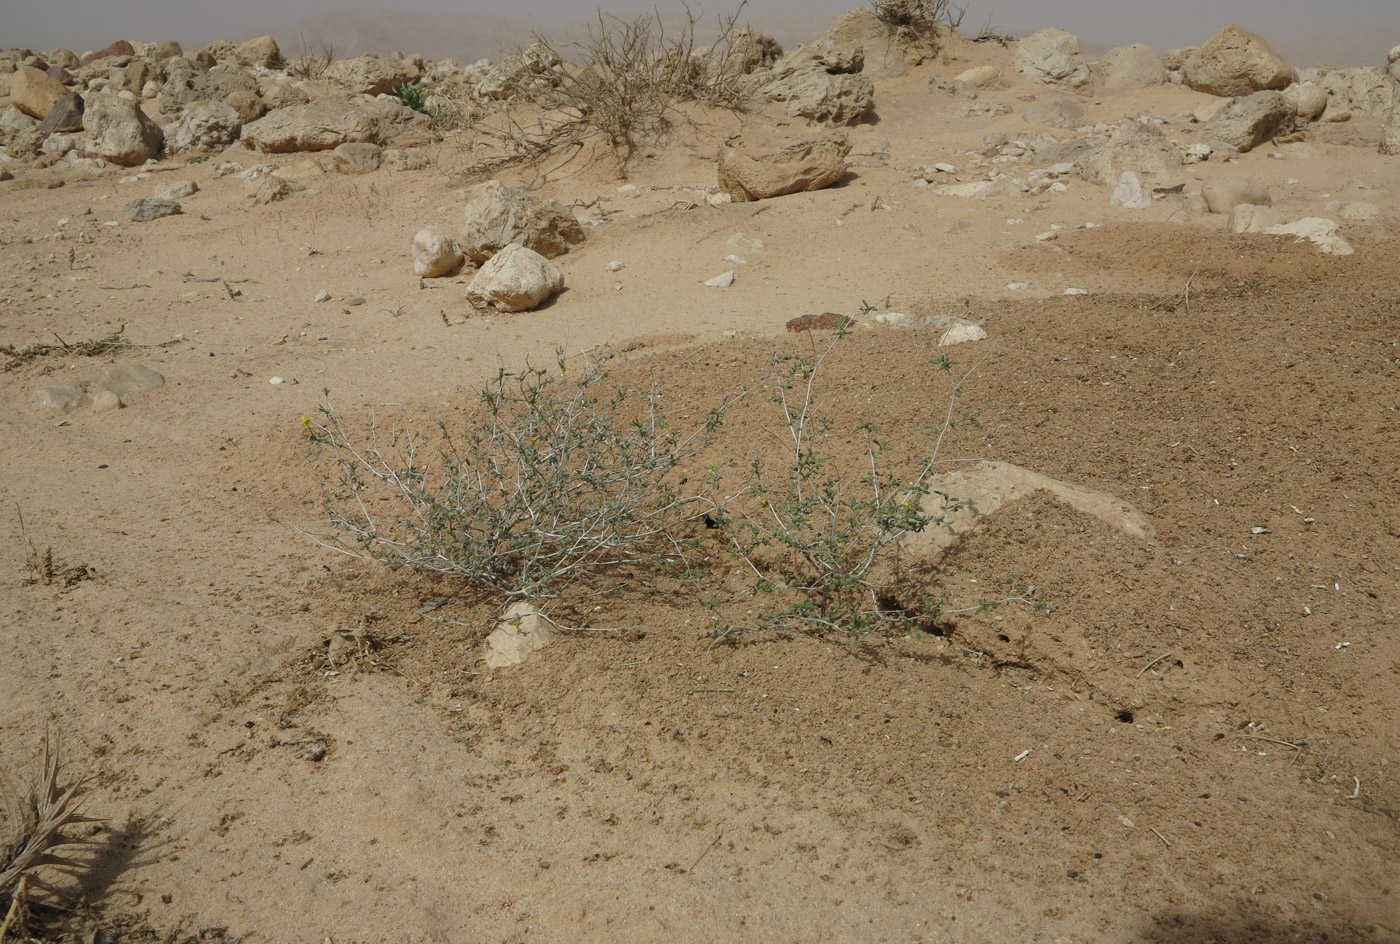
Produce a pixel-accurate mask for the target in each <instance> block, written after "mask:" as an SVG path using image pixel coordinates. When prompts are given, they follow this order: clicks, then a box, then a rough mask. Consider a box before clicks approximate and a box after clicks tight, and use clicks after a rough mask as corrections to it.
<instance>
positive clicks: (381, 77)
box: [324, 55, 423, 95]
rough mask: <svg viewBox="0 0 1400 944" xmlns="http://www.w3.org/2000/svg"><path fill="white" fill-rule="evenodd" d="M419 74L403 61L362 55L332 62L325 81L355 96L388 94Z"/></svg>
mask: <svg viewBox="0 0 1400 944" xmlns="http://www.w3.org/2000/svg"><path fill="white" fill-rule="evenodd" d="M422 74H423V70H421V69H419V68H418V66H416V65H415V64H414V63H412V62H406V61H405V60H403V59H380V58H379V57H378V56H375V55H364V56H360V57H359V58H357V59H342V60H340V61H338V62H333V63H331V64H330V66H329V67H328V68H327V69H326V72H325V75H324V79H325V80H326V81H327V82H334V83H335V84H337V85H339V86H342V87H343V88H346V89H348V90H349V91H350V92H352V93H354V94H356V95H387V94H389V93H391V92H393V90H394V89H396V88H398V87H399V86H400V85H408V84H410V83H412V82H416V81H417V80H418V79H419V77H421V76H422Z"/></svg>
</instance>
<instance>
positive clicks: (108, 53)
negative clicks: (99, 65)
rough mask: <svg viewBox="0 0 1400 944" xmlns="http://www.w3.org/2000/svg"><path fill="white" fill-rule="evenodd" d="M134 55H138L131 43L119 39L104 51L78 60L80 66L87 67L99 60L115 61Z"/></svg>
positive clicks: (100, 50) (88, 54)
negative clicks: (118, 58) (121, 57)
mask: <svg viewBox="0 0 1400 944" xmlns="http://www.w3.org/2000/svg"><path fill="white" fill-rule="evenodd" d="M134 55H136V50H135V49H134V48H133V47H132V45H131V43H129V42H127V41H126V40H124V39H119V40H117V41H116V42H114V43H112V44H111V45H109V46H107V47H106V48H104V49H99V50H97V51H96V52H90V53H87V54H85V55H84V56H83V57H82V58H81V59H79V60H78V64H79V65H84V66H86V65H91V64H92V63H94V62H97V61H98V60H99V59H115V58H117V57H119V56H134Z"/></svg>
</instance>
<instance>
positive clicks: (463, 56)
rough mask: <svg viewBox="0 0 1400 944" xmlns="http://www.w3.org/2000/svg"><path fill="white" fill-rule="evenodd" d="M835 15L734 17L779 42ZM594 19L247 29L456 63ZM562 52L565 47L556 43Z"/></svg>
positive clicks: (674, 24)
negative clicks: (417, 54) (449, 60)
mask: <svg viewBox="0 0 1400 944" xmlns="http://www.w3.org/2000/svg"><path fill="white" fill-rule="evenodd" d="M662 20H663V23H664V24H665V26H666V29H667V30H668V31H673V30H677V29H679V28H680V27H682V26H683V25H684V22H683V20H681V19H680V18H678V17H676V16H670V15H667V16H663V18H662ZM834 20H835V17H834V16H814V15H804V16H755V17H746V18H744V19H743V20H741V24H740V25H748V26H751V27H753V28H754V29H757V30H759V31H760V32H763V33H767V34H768V35H770V36H772V37H774V38H775V39H777V40H778V42H779V43H780V44H781V45H782V46H783V48H784V49H790V48H792V47H794V46H797V45H799V44H801V43H804V42H809V41H811V40H813V39H816V38H817V37H818V36H820V35H822V33H824V32H825V31H826V28H827V27H828V26H830V25H831V23H832V21H834ZM596 22H597V21H596V20H585V19H579V20H573V21H571V22H568V23H563V24H557V23H542V22H539V21H537V20H534V19H527V18H524V17H504V16H487V15H480V14H443V15H425V14H414V13H397V12H392V11H387V10H353V11H341V12H337V13H329V14H324V15H320V16H314V17H310V18H308V19H305V20H302V21H300V22H298V23H292V24H284V25H281V26H264V27H263V28H262V29H261V31H260V32H259V31H250V32H249V36H254V35H263V34H271V35H272V36H273V38H275V39H276V40H277V45H278V46H279V47H281V49H282V52H283V54H284V55H286V56H301V55H312V54H316V53H318V52H320V51H321V50H322V49H323V48H331V49H334V51H335V56H336V58H338V59H344V58H348V57H351V56H359V55H363V54H364V53H367V52H372V53H377V54H378V55H381V56H384V55H389V54H390V53H393V52H403V53H406V54H412V53H421V54H422V55H423V56H425V57H427V58H429V59H456V60H457V61H458V62H460V63H462V64H464V65H465V64H467V63H471V62H475V61H476V60H478V59H495V58H499V57H500V55H501V54H502V52H506V53H509V52H512V51H514V49H515V48H516V47H517V46H523V45H529V43H530V40H531V38H532V37H533V36H534V35H535V34H537V33H543V34H544V35H547V36H549V38H550V39H551V40H553V41H556V42H559V43H566V44H567V43H569V42H577V41H581V40H583V39H586V38H587V36H588V28H589V26H590V25H596ZM715 32H716V27H715V21H714V19H713V18H711V19H706V20H703V21H701V22H699V23H697V24H696V41H697V42H702V43H703V42H706V41H708V40H709V39H710V38H712V37H713V36H714V35H715ZM561 52H564V53H565V55H566V56H567V51H565V50H561Z"/></svg>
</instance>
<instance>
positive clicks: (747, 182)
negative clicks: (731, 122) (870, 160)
mask: <svg viewBox="0 0 1400 944" xmlns="http://www.w3.org/2000/svg"><path fill="white" fill-rule="evenodd" d="M850 152H851V145H850V143H849V142H847V141H846V140H845V139H844V138H843V139H838V140H820V141H801V142H798V143H797V144H793V145H789V146H788V147H785V148H783V149H782V150H781V151H773V152H768V153H753V152H746V151H743V150H741V149H739V148H733V147H726V148H724V150H722V151H721V152H720V155H719V186H720V189H721V190H723V191H724V192H725V193H727V194H728V195H729V197H730V198H731V199H732V200H733V201H734V202H735V203H744V202H747V201H751V200H766V199H769V198H772V197H780V196H784V195H786V194H792V193H806V192H809V191H812V190H820V189H822V188H823V187H829V186H831V185H832V184H834V183H836V182H837V181H839V180H840V179H841V178H842V177H844V176H845V175H846V155H847V154H849V153H850Z"/></svg>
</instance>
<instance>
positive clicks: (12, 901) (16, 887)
mask: <svg viewBox="0 0 1400 944" xmlns="http://www.w3.org/2000/svg"><path fill="white" fill-rule="evenodd" d="M62 773H63V764H61V763H60V762H59V759H58V743H57V738H51V739H46V740H45V742H44V757H43V770H42V771H41V772H40V774H39V776H38V777H37V778H36V779H35V780H34V781H33V782H32V783H31V784H29V785H28V786H27V787H24V788H19V787H16V785H15V784H14V782H13V780H11V779H10V778H9V777H5V776H3V775H0V910H3V911H4V912H5V918H4V919H3V921H0V944H3V942H4V940H5V936H6V934H8V933H9V932H10V931H11V930H12V929H15V928H18V929H20V930H22V929H23V925H24V915H25V911H26V904H27V897H28V893H29V888H30V886H33V887H35V888H39V889H41V890H44V891H48V892H52V891H53V888H52V886H50V885H49V883H48V882H47V881H45V880H44V878H43V877H42V874H43V872H44V870H52V871H57V872H59V873H67V874H72V873H74V872H78V871H81V870H82V869H83V867H84V865H85V863H84V861H83V860H82V859H75V858H73V857H72V856H73V854H74V853H75V852H76V851H77V847H82V846H86V845H87V844H88V841H87V840H86V839H81V838H77V837H75V836H73V835H71V834H70V833H69V832H68V831H67V830H68V829H69V827H72V826H77V825H79V824H81V823H91V822H95V820H93V819H91V818H90V817H87V816H84V815H83V814H82V799H83V795H84V788H85V786H86V781H84V780H72V781H69V780H67V778H64V777H62Z"/></svg>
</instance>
